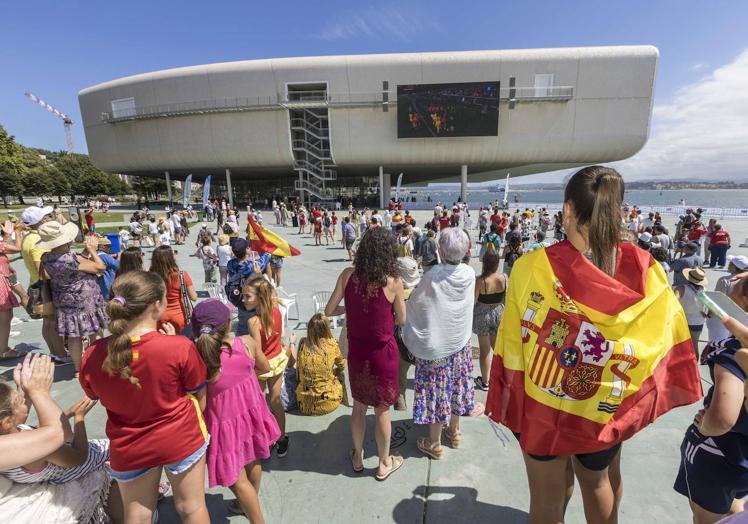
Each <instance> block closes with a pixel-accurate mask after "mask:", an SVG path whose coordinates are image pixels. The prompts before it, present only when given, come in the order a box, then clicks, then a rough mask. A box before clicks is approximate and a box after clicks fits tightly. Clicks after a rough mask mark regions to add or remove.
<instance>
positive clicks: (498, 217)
mask: <svg viewBox="0 0 748 524" xmlns="http://www.w3.org/2000/svg"><path fill="white" fill-rule="evenodd" d="M500 220H501V215H499V214H498V213H497V214H495V215H491V223H492V224H495V223H496V222H499V221H500Z"/></svg>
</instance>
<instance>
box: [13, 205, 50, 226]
mask: <svg viewBox="0 0 748 524" xmlns="http://www.w3.org/2000/svg"><path fill="white" fill-rule="evenodd" d="M52 211H54V208H53V207H52V206H47V207H37V206H31V207H27V208H26V209H24V210H23V213H21V222H23V223H24V224H26V225H27V226H35V225H36V224H38V223H39V222H41V220H42V218H44V217H45V216H47V215H49V214H50V213H52Z"/></svg>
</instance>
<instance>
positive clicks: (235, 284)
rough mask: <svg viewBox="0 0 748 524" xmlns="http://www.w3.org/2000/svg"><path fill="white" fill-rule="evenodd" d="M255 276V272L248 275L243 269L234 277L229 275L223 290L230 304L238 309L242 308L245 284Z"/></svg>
mask: <svg viewBox="0 0 748 524" xmlns="http://www.w3.org/2000/svg"><path fill="white" fill-rule="evenodd" d="M253 274H254V271H252V272H249V273H248V272H247V271H246V270H245V269H244V268H242V269H241V270H240V271H237V272H236V273H234V274H233V275H229V278H228V280H227V281H226V285H225V286H224V288H223V290H224V291H225V292H226V298H228V299H229V302H231V303H232V304H233V305H235V306H236V307H241V306H242V289H243V288H244V283H245V282H246V281H247V280H249V278H250V277H251V276H252V275H253Z"/></svg>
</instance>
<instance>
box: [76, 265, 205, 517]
mask: <svg viewBox="0 0 748 524" xmlns="http://www.w3.org/2000/svg"><path fill="white" fill-rule="evenodd" d="M112 294H113V295H114V298H112V300H110V301H109V303H108V306H107V313H108V314H109V317H110V318H111V322H110V324H109V330H110V331H111V333H112V335H111V336H110V337H107V338H104V339H100V340H97V341H96V342H95V343H94V344H93V345H92V346H91V347H90V348H89V350H88V351H87V352H86V354H85V355H84V356H83V360H82V362H81V373H80V383H81V386H82V387H83V391H84V392H85V393H86V395H88V397H89V398H91V399H99V400H100V401H101V404H102V405H103V406H104V407H105V408H106V410H107V415H108V421H107V427H106V431H107V436H108V437H109V441H110V461H111V469H112V473H111V474H112V477H114V478H115V479H116V480H117V481H118V483H119V488H120V492H121V493H122V499H123V500H124V501H125V520H126V521H127V522H149V521H150V520H151V518H152V516H153V511H154V510H155V509H156V502H157V497H158V488H159V480H160V479H161V472H162V469H164V468H166V476H167V477H168V478H169V480H170V481H171V483H172V486H173V489H174V496H175V500H176V501H177V503H176V509H177V512H178V513H179V516H180V517H181V518H182V521H187V520H189V522H194V523H200V524H208V523H209V522H210V517H209V516H208V510H207V508H206V506H205V488H204V486H203V479H204V477H205V451H206V449H207V447H208V443H207V438H208V433H207V430H206V429H205V423H204V422H203V418H202V413H201V411H200V405H201V404H203V403H204V402H205V388H204V386H205V377H206V373H207V370H206V368H205V364H204V363H203V361H202V359H201V358H200V355H199V354H198V352H197V349H196V348H195V345H194V344H193V343H192V341H190V340H189V339H187V338H185V337H182V336H177V335H174V328H173V327H172V326H171V324H166V325H165V326H164V331H162V332H158V331H157V330H156V327H157V325H158V321H159V319H160V318H161V317H162V316H163V314H164V313H165V311H166V284H165V283H164V280H163V278H162V277H161V276H160V275H159V274H158V273H155V272H146V271H130V272H129V273H126V274H124V275H122V276H120V277H118V278H117V279H116V280H115V282H114V285H113V286H112ZM167 333H169V334H171V336H167Z"/></svg>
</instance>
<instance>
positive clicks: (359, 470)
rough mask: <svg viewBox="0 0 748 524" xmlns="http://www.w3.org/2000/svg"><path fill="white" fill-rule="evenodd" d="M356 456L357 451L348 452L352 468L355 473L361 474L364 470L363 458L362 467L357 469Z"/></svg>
mask: <svg viewBox="0 0 748 524" xmlns="http://www.w3.org/2000/svg"><path fill="white" fill-rule="evenodd" d="M355 455H356V450H355V449H350V450H348V457H349V458H350V459H351V468H352V469H353V472H354V473H361V472H362V471H363V470H364V462H363V457H362V459H361V466H360V467H358V468H357V467H356V464H354V463H353V457H354V456H355Z"/></svg>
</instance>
